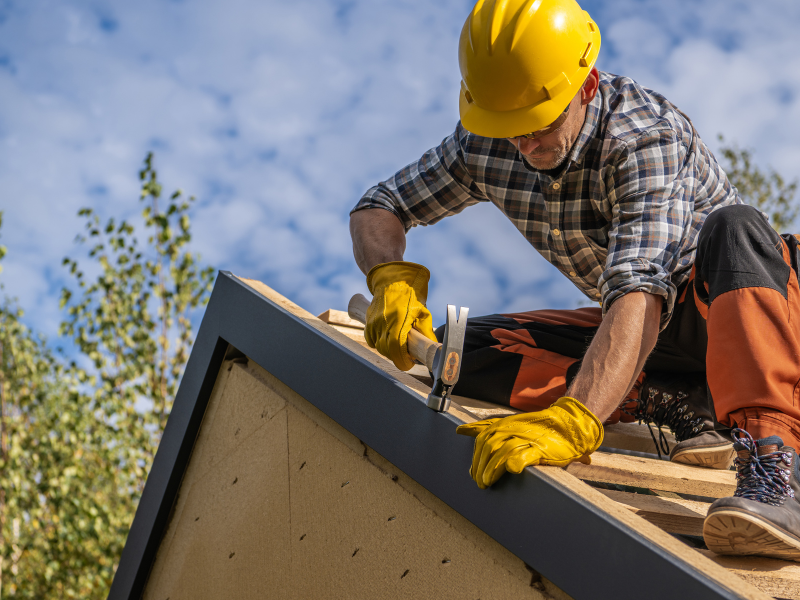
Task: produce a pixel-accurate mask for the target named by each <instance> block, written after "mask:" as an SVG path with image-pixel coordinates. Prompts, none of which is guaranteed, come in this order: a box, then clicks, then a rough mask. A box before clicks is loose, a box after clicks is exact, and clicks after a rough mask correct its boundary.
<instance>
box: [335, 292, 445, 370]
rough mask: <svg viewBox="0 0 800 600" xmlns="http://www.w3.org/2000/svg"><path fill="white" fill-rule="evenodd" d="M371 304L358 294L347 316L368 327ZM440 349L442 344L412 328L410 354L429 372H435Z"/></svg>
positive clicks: (349, 305) (351, 303)
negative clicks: (434, 364)
mask: <svg viewBox="0 0 800 600" xmlns="http://www.w3.org/2000/svg"><path fill="white" fill-rule="evenodd" d="M369 304H370V302H369V300H367V299H366V298H365V297H364V295H363V294H356V295H355V296H353V297H352V298H350V304H348V305H347V314H348V315H350V318H352V319H355V320H356V321H358V322H360V323H364V324H365V325H366V324H367V309H368V308H369ZM440 347H441V344H440V343H438V342H433V341H431V340H429V339H428V338H426V337H425V336H424V335H422V334H421V333H420V332H419V331H417V330H416V329H413V328H412V329H411V331H409V332H408V353H409V354H410V355H411V356H413V357H414V358H415V359H416V360H417V361H419V362H421V363H422V364H423V365H425V366H426V367H428V370H429V371H433V358H434V356H436V351H437V350H438V349H439V348H440Z"/></svg>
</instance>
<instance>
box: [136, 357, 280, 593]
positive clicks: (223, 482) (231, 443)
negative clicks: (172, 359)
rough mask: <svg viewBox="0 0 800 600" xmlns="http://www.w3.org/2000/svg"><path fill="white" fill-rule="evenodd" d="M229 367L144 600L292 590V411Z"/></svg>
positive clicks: (244, 375)
mask: <svg viewBox="0 0 800 600" xmlns="http://www.w3.org/2000/svg"><path fill="white" fill-rule="evenodd" d="M233 370H234V373H233V375H232V376H230V377H229V378H228V379H227V381H226V385H225V389H224V390H223V392H222V393H221V394H218V395H216V396H215V398H214V400H216V402H217V405H216V406H213V407H209V408H210V409H213V410H210V411H209V413H208V414H207V415H206V417H207V418H206V419H204V422H203V429H204V430H205V431H203V433H202V434H201V439H199V440H198V444H197V445H196V448H195V452H194V454H193V460H192V461H191V462H190V467H189V469H188V470H187V473H186V476H185V477H184V481H183V483H182V486H181V500H182V501H181V502H179V505H178V506H177V507H176V511H175V514H174V515H173V518H172V521H171V523H170V526H169V531H168V535H167V536H165V540H164V542H163V543H162V547H161V548H160V549H159V553H158V555H157V557H156V564H155V565H154V569H153V571H152V574H151V578H150V582H149V584H148V586H147V588H146V591H145V594H144V598H145V599H150V598H152V599H159V600H165V599H166V598H170V600H179V599H182V598H186V599H187V600H188V599H192V600H205V599H208V600H215V599H219V598H264V597H269V596H270V595H271V594H273V593H274V592H275V590H281V589H286V586H287V573H288V567H289V557H288V556H287V553H286V550H285V548H286V546H287V545H288V538H289V486H288V473H287V462H286V457H287V455H288V452H287V433H286V432H287V414H286V407H285V403H284V402H283V400H282V399H281V398H280V397H278V396H276V395H274V394H272V395H270V394H264V393H261V392H262V391H263V389H262V387H261V386H254V385H253V383H254V382H253V380H252V377H249V376H247V374H246V373H244V372H243V370H242V368H241V366H239V365H233ZM262 414H263V417H262V416H261V415H262ZM212 450H213V451H212ZM195 459H198V460H197V462H195ZM200 459H208V460H200Z"/></svg>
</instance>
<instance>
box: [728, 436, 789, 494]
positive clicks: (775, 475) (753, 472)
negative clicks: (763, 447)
mask: <svg viewBox="0 0 800 600" xmlns="http://www.w3.org/2000/svg"><path fill="white" fill-rule="evenodd" d="M731 435H732V436H733V439H734V441H735V442H737V443H738V444H741V445H742V446H744V448H743V449H746V450H747V452H748V456H747V458H741V457H739V456H737V457H736V459H735V460H734V461H733V462H734V465H735V466H736V491H735V492H734V493H733V495H734V496H737V497H739V498H746V499H748V500H754V501H756V502H761V503H762V504H771V505H772V506H781V505H782V504H783V503H784V502H786V500H787V499H789V498H794V490H793V489H792V487H791V485H789V478H790V475H789V469H786V468H784V467H782V466H780V463H781V462H782V463H784V464H785V465H787V466H791V464H792V454H791V453H790V452H782V451H780V450H779V451H778V452H770V453H769V454H762V455H761V456H758V446H757V445H756V443H755V441H754V440H753V437H752V436H751V435H750V434H749V433H747V432H746V431H744V430H743V429H733V430H732V431H731Z"/></svg>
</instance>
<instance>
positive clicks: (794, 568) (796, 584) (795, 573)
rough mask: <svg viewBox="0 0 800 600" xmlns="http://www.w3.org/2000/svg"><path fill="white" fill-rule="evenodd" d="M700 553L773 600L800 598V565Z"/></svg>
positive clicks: (760, 558) (774, 560) (700, 551)
mask: <svg viewBox="0 0 800 600" xmlns="http://www.w3.org/2000/svg"><path fill="white" fill-rule="evenodd" d="M697 552H699V553H700V554H702V555H703V556H705V557H706V558H708V559H709V560H712V561H714V562H715V563H717V564H718V565H720V566H722V567H725V568H726V569H728V570H729V571H730V572H731V573H734V574H735V575H737V576H738V577H741V578H742V579H744V580H745V581H747V582H748V583H750V584H752V585H753V586H754V587H757V588H758V589H760V590H761V591H762V592H764V593H765V594H769V595H770V596H772V597H773V598H781V599H784V598H785V599H787V600H788V599H791V600H795V599H797V598H800V565H798V564H797V563H793V562H789V561H785V560H778V559H776V558H762V557H758V556H723V555H721V554H714V553H713V552H711V550H698V551H697Z"/></svg>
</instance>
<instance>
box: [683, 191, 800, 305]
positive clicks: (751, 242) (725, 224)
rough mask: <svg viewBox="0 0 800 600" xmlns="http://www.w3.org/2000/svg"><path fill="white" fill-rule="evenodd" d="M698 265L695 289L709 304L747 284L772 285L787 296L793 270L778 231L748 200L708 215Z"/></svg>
mask: <svg viewBox="0 0 800 600" xmlns="http://www.w3.org/2000/svg"><path fill="white" fill-rule="evenodd" d="M695 268H696V271H695V275H696V279H695V290H696V291H697V294H698V296H699V297H700V299H701V300H703V301H704V302H705V303H707V304H710V303H711V302H713V301H714V299H715V298H716V297H717V296H719V295H720V294H724V293H725V292H729V291H731V290H736V289H740V288H747V287H765V288H771V289H774V290H777V291H779V292H780V293H781V294H783V296H784V297H786V294H787V290H786V284H787V282H788V281H789V272H790V270H791V267H790V266H789V265H788V264H786V261H785V260H784V259H783V244H782V241H781V239H780V236H779V235H778V233H777V232H776V231H775V230H774V229H773V228H772V227H770V225H769V222H768V221H767V219H766V218H765V217H764V215H763V214H762V213H761V212H760V211H758V210H756V209H755V208H753V207H752V206H747V205H744V204H737V205H734V206H725V207H723V208H720V209H718V210H716V211H714V212H713V213H711V214H710V215H709V216H708V217H707V218H706V220H705V223H703V228H702V229H701V230H700V236H699V238H698V242H697V257H696V259H695ZM704 283H707V284H708V292H706V289H705V286H704V285H703V284H704Z"/></svg>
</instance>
